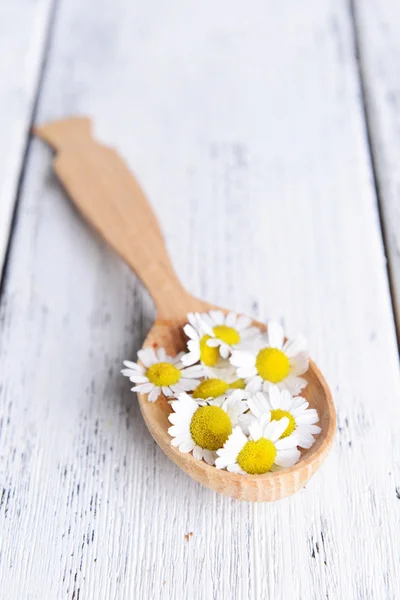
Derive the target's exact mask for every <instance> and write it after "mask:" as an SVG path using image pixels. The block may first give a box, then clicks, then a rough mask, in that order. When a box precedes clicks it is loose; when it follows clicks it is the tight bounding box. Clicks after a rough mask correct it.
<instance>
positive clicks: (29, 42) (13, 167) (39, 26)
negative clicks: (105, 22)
mask: <svg viewBox="0 0 400 600" xmlns="http://www.w3.org/2000/svg"><path fill="white" fill-rule="evenodd" d="M51 6H52V0H38V1H36V2H27V1H26V0H18V1H17V2H11V3H10V2H4V3H2V4H1V6H0V82H1V84H0V85H1V93H0V279H1V273H2V268H3V262H4V259H5V253H6V250H7V245H8V238H9V234H10V227H11V220H12V215H13V211H14V203H15V200H16V194H17V186H18V180H19V177H20V172H21V169H22V165H23V161H24V155H25V148H26V140H27V135H28V129H29V125H30V122H31V118H32V110H33V104H34V99H35V93H36V90H37V85H38V79H39V73H40V67H41V61H42V57H43V52H44V47H45V43H46V37H47V28H48V23H49V19H50V14H51Z"/></svg>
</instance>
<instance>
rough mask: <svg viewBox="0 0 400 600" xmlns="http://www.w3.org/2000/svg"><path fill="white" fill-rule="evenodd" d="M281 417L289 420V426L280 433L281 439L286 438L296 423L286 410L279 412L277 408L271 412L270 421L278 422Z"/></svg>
mask: <svg viewBox="0 0 400 600" xmlns="http://www.w3.org/2000/svg"><path fill="white" fill-rule="evenodd" d="M283 417H287V418H288V419H289V425H288V426H287V427H286V429H285V431H284V432H283V433H282V435H281V438H284V437H287V436H288V435H290V434H291V433H293V431H294V430H295V429H296V421H295V420H294V416H293V415H291V414H290V412H288V411H287V410H281V409H280V408H277V409H276V410H271V421H279V420H280V419H282V418H283Z"/></svg>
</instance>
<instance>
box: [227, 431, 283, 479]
mask: <svg viewBox="0 0 400 600" xmlns="http://www.w3.org/2000/svg"><path fill="white" fill-rule="evenodd" d="M275 457H276V448H275V445H274V443H273V442H271V440H267V439H265V438H260V439H259V440H257V441H256V442H255V441H253V440H250V441H249V442H246V444H245V445H244V446H243V448H242V449H241V451H240V452H239V454H238V457H237V459H236V460H237V462H238V464H239V466H240V467H241V468H242V469H243V471H245V472H246V473H250V474H251V475H262V474H263V473H267V471H269V470H270V469H271V467H272V465H273V464H274V460H275Z"/></svg>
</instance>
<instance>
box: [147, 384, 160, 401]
mask: <svg viewBox="0 0 400 600" xmlns="http://www.w3.org/2000/svg"><path fill="white" fill-rule="evenodd" d="M159 395H160V388H159V387H154V388H153V389H152V390H151V392H150V393H149V395H148V397H147V400H148V401H149V402H155V401H156V400H157V399H158V397H159Z"/></svg>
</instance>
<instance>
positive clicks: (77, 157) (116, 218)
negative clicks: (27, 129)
mask: <svg viewBox="0 0 400 600" xmlns="http://www.w3.org/2000/svg"><path fill="white" fill-rule="evenodd" d="M34 133H35V135H37V136H38V137H40V138H41V139H42V140H44V141H45V142H47V143H48V144H49V145H50V146H51V147H52V148H53V149H54V150H55V151H56V157H55V159H54V162H53V168H54V171H55V172H56V174H57V176H58V177H59V179H60V180H61V182H62V184H63V186H64V188H65V190H66V191H67V192H68V194H69V196H70V197H71V199H72V201H73V202H74V204H75V205H76V207H77V208H78V210H79V211H80V212H81V213H82V215H83V216H84V217H85V219H86V220H87V221H88V222H89V223H90V224H91V225H92V226H93V227H94V229H95V230H96V231H97V232H98V233H99V234H100V235H101V236H102V238H104V239H105V240H106V241H107V242H108V243H109V244H110V246H111V247H112V248H113V249H114V250H115V251H116V252H117V253H118V254H119V255H120V256H121V257H122V259H123V260H124V261H125V262H126V263H127V264H128V265H129V266H130V267H131V268H132V269H133V270H134V271H135V273H136V274H137V275H138V277H139V278H140V279H141V280H142V282H143V283H144V285H145V286H146V287H147V289H148V290H149V292H150V294H151V296H152V297H153V300H154V302H155V305H156V308H157V312H158V317H159V318H163V319H176V318H180V317H183V316H184V315H185V314H186V312H187V311H188V310H193V306H194V304H196V302H199V304H200V301H196V300H195V299H194V298H193V297H192V296H191V295H190V294H189V293H188V292H186V290H185V289H184V288H183V287H182V285H181V283H180V282H179V280H178V278H177V276H176V274H175V271H174V269H173V268H172V265H171V262H170V260H169V257H168V254H167V251H166V248H165V244H164V240H163V238H162V234H161V231H160V228H159V225H158V222H157V219H156V218H155V216H154V213H153V211H152V209H151V207H150V204H149V203H148V201H147V199H146V197H145V195H144V193H143V192H142V190H141V188H140V186H139V184H138V183H137V181H136V179H135V178H134V176H133V175H132V173H131V172H130V171H129V169H128V167H127V165H126V164H125V163H124V161H123V160H122V158H121V157H120V156H119V154H118V153H117V152H116V151H115V150H114V149H113V148H109V147H107V146H103V145H101V144H98V143H97V142H96V141H95V140H94V139H93V138H92V135H91V121H90V119H88V118H85V117H72V118H69V119H64V120H61V121H53V122H51V123H47V124H45V125H41V126H39V127H35V128H34Z"/></svg>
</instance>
